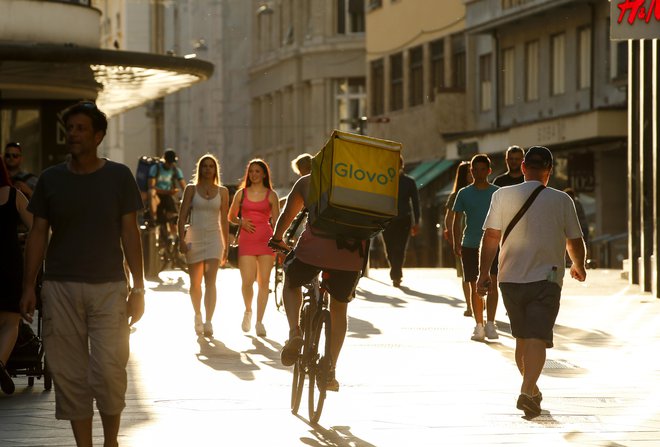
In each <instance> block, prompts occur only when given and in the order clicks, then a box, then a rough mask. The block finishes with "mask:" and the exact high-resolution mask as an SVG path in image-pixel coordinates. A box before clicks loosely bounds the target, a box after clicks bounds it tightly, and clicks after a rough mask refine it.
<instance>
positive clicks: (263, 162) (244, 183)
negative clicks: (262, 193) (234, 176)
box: [241, 158, 273, 189]
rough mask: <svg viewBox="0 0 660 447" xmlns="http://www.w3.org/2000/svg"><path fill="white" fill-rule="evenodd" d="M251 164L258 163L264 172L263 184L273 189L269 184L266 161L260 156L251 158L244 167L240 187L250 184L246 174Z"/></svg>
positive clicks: (268, 170) (268, 169)
mask: <svg viewBox="0 0 660 447" xmlns="http://www.w3.org/2000/svg"><path fill="white" fill-rule="evenodd" d="M252 165H259V166H260V167H261V169H263V171H264V174H265V176H264V186H265V187H266V188H268V189H273V187H272V186H271V185H270V168H269V167H268V163H266V162H265V161H264V160H262V159H261V158H253V159H252V160H250V161H249V162H248V164H247V167H246V168H245V175H244V176H243V181H242V182H241V188H247V187H248V186H250V185H252V182H251V181H250V176H249V175H248V174H249V172H250V167H251V166H252Z"/></svg>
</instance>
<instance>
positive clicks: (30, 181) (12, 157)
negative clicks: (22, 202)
mask: <svg viewBox="0 0 660 447" xmlns="http://www.w3.org/2000/svg"><path fill="white" fill-rule="evenodd" d="M22 164H23V147H22V146H21V143H19V142H17V141H12V142H9V143H7V144H6V145H5V165H6V167H7V171H8V172H9V177H10V179H11V182H12V185H13V186H14V188H16V189H18V190H19V191H20V192H22V193H23V195H24V196H25V197H27V198H28V199H30V197H32V192H33V191H34V188H35V187H36V186H37V180H38V179H39V178H38V177H37V176H36V175H34V174H32V173H31V172H27V171H24V170H23V167H22Z"/></svg>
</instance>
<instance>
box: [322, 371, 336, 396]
mask: <svg viewBox="0 0 660 447" xmlns="http://www.w3.org/2000/svg"><path fill="white" fill-rule="evenodd" d="M325 390H326V391H334V392H337V391H339V382H337V378H336V377H335V369H334V368H332V369H331V370H330V371H329V372H328V380H327V381H326V383H325Z"/></svg>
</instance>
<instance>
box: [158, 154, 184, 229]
mask: <svg viewBox="0 0 660 447" xmlns="http://www.w3.org/2000/svg"><path fill="white" fill-rule="evenodd" d="M177 161H178V157H177V155H176V152H174V150H172V149H167V150H165V153H164V154H163V159H162V160H161V161H159V162H158V163H156V164H155V165H153V166H152V167H151V169H149V197H150V199H151V215H152V218H153V217H155V222H156V223H157V224H163V225H164V224H167V229H168V232H169V234H170V235H174V234H176V217H177V205H176V201H175V199H174V198H175V196H176V195H177V194H178V193H179V191H183V190H184V189H185V187H186V182H185V180H184V178H183V172H182V171H181V169H179V168H178V167H177V166H176V163H177Z"/></svg>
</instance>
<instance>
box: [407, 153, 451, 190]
mask: <svg viewBox="0 0 660 447" xmlns="http://www.w3.org/2000/svg"><path fill="white" fill-rule="evenodd" d="M454 164H456V160H444V159H443V160H429V161H423V162H422V163H420V164H419V165H417V166H416V167H415V168H414V169H413V170H412V171H410V172H409V173H408V175H409V176H411V177H412V178H413V179H415V183H416V184H417V189H422V188H423V187H425V186H426V185H428V184H429V183H431V182H432V181H433V180H435V179H436V178H438V177H439V176H440V175H442V173H443V172H445V171H447V170H448V169H450V168H451V167H452V166H454Z"/></svg>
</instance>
